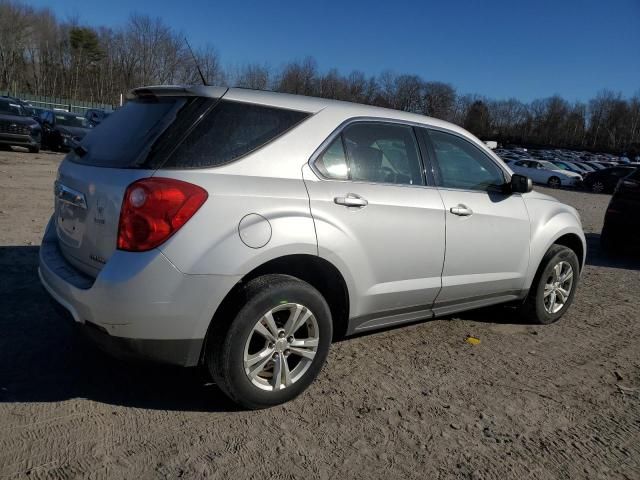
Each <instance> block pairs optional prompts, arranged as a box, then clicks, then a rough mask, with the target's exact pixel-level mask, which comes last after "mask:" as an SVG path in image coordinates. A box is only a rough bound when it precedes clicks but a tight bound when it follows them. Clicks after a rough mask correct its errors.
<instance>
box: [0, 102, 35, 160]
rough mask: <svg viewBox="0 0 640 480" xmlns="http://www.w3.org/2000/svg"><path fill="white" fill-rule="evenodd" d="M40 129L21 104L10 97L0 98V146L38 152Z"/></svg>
mask: <svg viewBox="0 0 640 480" xmlns="http://www.w3.org/2000/svg"><path fill="white" fill-rule="evenodd" d="M41 138H42V129H41V128H40V125H39V124H38V122H36V121H35V120H34V119H33V118H32V117H31V115H30V112H27V111H26V110H25V109H24V107H23V105H22V102H20V101H19V100H17V99H14V98H11V97H0V144H1V145H9V146H16V147H25V148H28V149H29V151H30V152H32V153H37V152H39V151H40V141H41Z"/></svg>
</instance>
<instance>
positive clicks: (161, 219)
mask: <svg viewBox="0 0 640 480" xmlns="http://www.w3.org/2000/svg"><path fill="white" fill-rule="evenodd" d="M207 197H208V194H207V192H206V191H205V190H204V189H202V188H200V187H198V186H197V185H193V184H191V183H187V182H183V181H181V180H174V179H172V178H145V179H142V180H138V181H137V182H134V183H132V184H131V185H129V186H128V187H127V191H126V192H125V193H124V199H123V200H122V210H121V211H120V223H119V224H118V248H119V249H120V250H128V251H130V252H144V251H146V250H151V249H152V248H155V247H157V246H158V245H160V244H161V243H163V242H165V241H166V240H167V239H168V238H169V237H170V236H171V235H173V234H174V233H175V232H177V231H178V230H179V229H180V227H182V226H183V225H184V224H185V223H187V221H188V220H189V219H190V218H191V217H192V216H193V214H194V213H196V212H197V211H198V209H199V208H200V207H201V206H202V204H203V203H204V202H205V201H206V200H207Z"/></svg>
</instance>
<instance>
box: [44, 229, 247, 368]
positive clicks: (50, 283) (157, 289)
mask: <svg viewBox="0 0 640 480" xmlns="http://www.w3.org/2000/svg"><path fill="white" fill-rule="evenodd" d="M52 224H53V223H52V222H49V225H48V226H47V231H46V233H45V237H44V239H43V241H42V246H41V248H40V265H39V269H38V272H39V275H40V280H41V282H42V285H43V286H44V288H45V289H46V290H47V292H49V294H50V295H51V296H52V297H53V299H54V300H55V301H56V302H57V303H58V304H60V305H61V306H62V307H63V308H64V309H65V310H66V311H68V312H69V315H70V316H71V317H72V318H73V320H74V321H75V322H76V323H78V324H80V325H81V326H82V327H83V328H82V330H84V331H85V332H86V333H87V335H88V336H89V337H90V338H91V339H92V340H93V341H95V342H96V343H97V344H98V345H99V346H100V347H101V348H102V349H104V350H106V351H107V352H110V353H112V354H115V355H116V356H119V357H124V358H129V357H138V358H144V359H148V360H152V361H158V362H162V363H169V364H174V365H181V366H193V365H197V364H198V362H199V359H200V354H201V350H202V345H203V342H204V338H205V335H206V332H207V329H208V327H209V323H210V322H211V318H212V317H213V314H214V312H215V310H216V309H217V307H218V305H219V304H220V302H221V301H222V300H223V299H224V297H225V296H226V294H227V293H228V292H229V291H230V290H231V288H233V286H234V285H235V284H236V283H237V281H238V280H239V278H238V277H236V276H225V275H185V274H183V273H182V272H180V271H179V270H178V269H177V268H176V267H175V266H174V265H173V264H172V263H171V262H170V261H169V260H168V259H167V258H166V257H165V256H164V255H163V254H162V253H161V252H160V251H158V250H152V251H149V252H142V253H131V252H122V251H116V252H114V253H113V255H112V256H111V258H110V259H109V261H108V262H107V264H106V265H105V266H104V268H103V269H102V270H101V271H100V273H99V274H98V276H97V277H96V278H95V279H92V278H90V277H87V276H86V275H84V274H82V273H81V272H79V271H78V270H76V269H75V268H74V267H73V266H72V265H71V264H69V263H68V262H67V261H66V259H65V258H64V257H63V256H62V253H61V252H60V250H59V248H58V243H57V239H56V237H55V231H54V229H53V227H52Z"/></svg>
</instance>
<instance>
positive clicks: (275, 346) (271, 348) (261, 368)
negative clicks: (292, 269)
mask: <svg viewBox="0 0 640 480" xmlns="http://www.w3.org/2000/svg"><path fill="white" fill-rule="evenodd" d="M319 340H320V332H319V328H318V321H317V320H316V317H315V316H314V314H313V313H312V312H311V310H309V309H308V308H307V307H305V306H304V305H300V304H298V303H283V304H281V305H278V306H277V307H275V308H272V309H271V310H269V311H268V312H267V313H265V314H264V315H263V316H262V317H261V318H260V319H259V320H258V321H257V322H256V324H255V325H254V327H253V329H252V330H251V333H250V334H249V337H248V338H247V342H246V344H245V348H244V371H245V373H246V375H247V377H248V378H249V380H250V381H251V383H252V384H253V385H255V386H256V387H258V388H260V389H262V390H268V391H277V390H282V389H284V388H287V387H289V386H290V385H292V384H293V383H295V382H297V381H298V380H300V379H301V378H302V377H303V376H304V374H305V373H306V372H307V370H308V369H309V367H310V366H311V364H312V363H313V359H314V357H315V355H316V352H317V351H318V343H319Z"/></svg>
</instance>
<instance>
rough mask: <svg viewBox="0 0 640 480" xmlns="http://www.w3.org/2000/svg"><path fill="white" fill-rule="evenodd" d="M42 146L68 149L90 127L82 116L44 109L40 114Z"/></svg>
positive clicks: (57, 149)
mask: <svg viewBox="0 0 640 480" xmlns="http://www.w3.org/2000/svg"><path fill="white" fill-rule="evenodd" d="M40 123H41V124H42V147H43V148H47V149H49V150H54V151H69V150H70V149H71V148H72V147H73V146H74V145H75V144H77V143H79V142H80V141H81V140H82V139H83V138H84V136H85V135H86V134H87V132H88V131H89V129H90V128H91V124H90V123H89V120H87V119H86V118H85V117H84V116H82V115H79V114H76V113H69V112H60V111H55V110H45V111H43V112H42V113H41V114H40Z"/></svg>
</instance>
